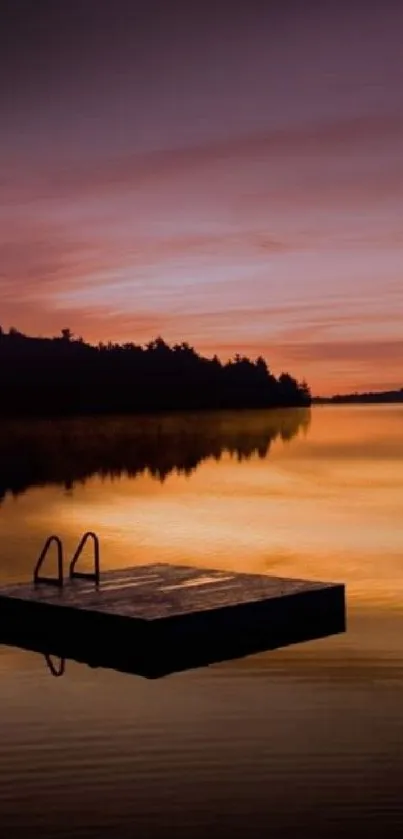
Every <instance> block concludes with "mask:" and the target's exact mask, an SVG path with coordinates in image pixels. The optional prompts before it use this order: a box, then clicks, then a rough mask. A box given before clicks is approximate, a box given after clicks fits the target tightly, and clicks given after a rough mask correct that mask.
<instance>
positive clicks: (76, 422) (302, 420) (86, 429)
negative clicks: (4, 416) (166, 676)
mask: <svg viewBox="0 0 403 839" xmlns="http://www.w3.org/2000/svg"><path fill="white" fill-rule="evenodd" d="M309 423H310V410H309V409H307V408H299V409H295V410H275V411H267V412H266V411H258V412H245V413H244V414H242V417H240V415H239V414H237V413H235V412H234V413H229V412H225V411H223V412H221V413H216V414H210V413H204V414H203V415H202V416H201V415H200V414H196V415H195V414H185V415H171V416H163V417H137V418H135V419H134V418H130V417H97V418H96V419H94V418H92V419H91V418H89V417H87V418H84V417H83V418H80V419H77V418H71V419H59V420H51V419H49V420H43V419H42V420H41V419H32V420H30V421H29V422H24V421H22V420H17V421H15V420H13V421H7V420H5V421H3V423H2V425H1V427H0V429H1V433H0V503H1V500H2V499H3V498H4V497H5V495H6V494H7V493H12V494H13V495H14V496H18V495H19V494H21V493H23V492H25V491H26V490H27V489H29V488H30V487H33V486H45V485H48V484H55V485H61V486H64V487H65V488H66V489H67V490H69V489H72V488H73V487H74V486H75V485H76V484H77V483H84V482H85V481H86V480H88V479H89V478H91V477H92V476H94V475H98V476H100V477H104V478H115V477H121V476H130V477H136V476H137V475H140V474H144V473H148V474H150V475H151V476H153V477H154V478H155V479H156V480H159V481H164V480H165V479H166V478H167V476H168V475H170V474H171V473H173V472H175V473H179V474H184V475H191V474H192V472H194V471H195V470H196V469H197V467H198V466H199V465H200V464H201V463H202V462H203V461H204V460H206V459H207V458H211V457H212V458H215V459H216V460H219V459H220V458H221V457H222V455H223V454H224V453H225V452H226V453H228V454H229V455H231V456H232V457H236V458H237V459H238V460H240V461H241V460H245V459H247V458H250V457H252V456H253V455H255V456H258V457H261V458H265V457H266V456H267V454H268V452H269V450H270V446H271V444H272V442H273V441H274V440H276V439H278V438H279V439H282V440H283V441H288V440H291V439H292V438H293V437H295V435H296V434H298V432H300V431H306V430H307V428H308V426H309Z"/></svg>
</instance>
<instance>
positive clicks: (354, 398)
mask: <svg viewBox="0 0 403 839" xmlns="http://www.w3.org/2000/svg"><path fill="white" fill-rule="evenodd" d="M313 401H314V402H316V404H318V405H327V404H332V405H339V404H340V405H341V404H343V405H344V404H345V405H349V404H353V405H360V404H362V405H378V404H379V405H381V404H391V403H394V402H403V387H402V388H400V390H382V391H369V392H368V393H337V394H336V395H335V396H328V397H326V396H318V397H317V398H316V399H314V400H313Z"/></svg>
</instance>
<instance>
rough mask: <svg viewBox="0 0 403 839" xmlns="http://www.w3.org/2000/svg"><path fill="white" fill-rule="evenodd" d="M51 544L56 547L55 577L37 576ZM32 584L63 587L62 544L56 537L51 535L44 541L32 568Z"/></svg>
mask: <svg viewBox="0 0 403 839" xmlns="http://www.w3.org/2000/svg"><path fill="white" fill-rule="evenodd" d="M53 542H55V544H56V547H57V577H46V576H41V575H40V574H39V571H40V568H41V566H42V565H43V562H44V560H45V557H46V555H47V553H48V551H49V548H50V546H51V545H52V543H53ZM34 583H35V584H36V583H47V584H48V585H54V586H60V587H61V586H63V544H62V541H61V539H59V537H58V536H55V535H52V536H49V538H48V539H47V540H46V542H45V544H44V546H43V548H42V551H41V554H40V556H39V558H38V561H37V563H36V565H35V568H34Z"/></svg>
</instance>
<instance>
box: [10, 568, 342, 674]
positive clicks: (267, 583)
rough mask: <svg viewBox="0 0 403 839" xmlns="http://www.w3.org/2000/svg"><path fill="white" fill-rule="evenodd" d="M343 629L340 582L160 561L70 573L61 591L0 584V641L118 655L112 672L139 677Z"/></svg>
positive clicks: (109, 658)
mask: <svg viewBox="0 0 403 839" xmlns="http://www.w3.org/2000/svg"><path fill="white" fill-rule="evenodd" d="M344 628H345V593H344V586H343V585H340V584H332V583H319V582H309V581H305V580H294V579H282V578H279V577H270V576H266V575H255V574H239V573H234V572H231V571H217V570H209V569H207V570H206V569H202V568H191V567H185V566H174V565H167V564H162V563H156V564H153V565H145V566H136V567H133V568H125V569H121V570H118V571H106V572H104V573H103V574H102V576H101V579H100V582H99V583H98V584H96V583H95V582H93V581H90V580H85V579H67V580H65V582H64V585H63V587H61V588H58V587H57V586H52V585H46V584H43V583H37V584H34V583H18V584H14V585H8V586H2V587H0V642H1V641H2V640H3V642H5V643H16V644H17V645H20V646H24V647H27V648H32V649H40V650H45V648H46V645H47V649H48V651H49V652H52V653H54V654H61V653H60V651H61V650H64V653H63V654H65V653H66V651H70V652H69V653H67V657H72V658H77V659H78V660H87V661H88V662H89V663H90V660H92V661H96V662H99V663H100V666H102V662H103V661H104V662H107V663H106V664H105V666H114V665H113V663H111V662H113V660H115V661H116V662H118V661H120V662H122V661H124V666H119V665H117V669H124V670H129V671H130V672H144V674H147V672H146V671H147V669H149V670H150V671H154V670H155V668H156V670H157V671H159V670H161V671H162V672H171V671H172V670H175V669H184V668H185V667H187V666H197V665H198V663H200V662H201V663H210V662H212V661H215V660H222V659H223V658H226V657H228V658H231V657H237V655H246V654H248V652H254V651H257V650H260V649H271V648H274V647H276V646H282V645H284V644H288V643H295V642H298V641H302V640H306V639H307V638H313V637H323V636H324V635H329V634H333V633H334V632H340V631H343V630H344ZM13 639H14V641H13ZM49 645H50V646H49ZM52 645H53V647H52ZM130 662H131V664H130ZM187 662H190V664H187ZM192 662H193V663H192Z"/></svg>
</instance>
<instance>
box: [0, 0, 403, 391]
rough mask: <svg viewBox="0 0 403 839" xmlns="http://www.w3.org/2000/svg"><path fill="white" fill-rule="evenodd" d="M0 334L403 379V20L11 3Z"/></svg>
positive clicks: (369, 379)
mask: <svg viewBox="0 0 403 839" xmlns="http://www.w3.org/2000/svg"><path fill="white" fill-rule="evenodd" d="M0 32H1V35H0V39H1V43H0V62H1V67H0V79H1V83H0V84H1V90H0V107H1V121H0V183H1V192H0V196H1V198H0V250H1V260H0V323H1V324H2V325H3V327H6V328H7V327H10V326H11V325H14V326H17V327H18V328H20V329H22V330H25V331H28V332H35V333H38V334H54V333H56V332H58V330H60V329H61V328H62V327H64V326H70V328H71V329H73V331H75V332H76V333H78V334H82V335H83V337H85V338H88V339H90V340H105V339H109V338H111V339H115V340H128V339H130V340H135V341H139V342H143V341H146V340H148V339H150V338H151V337H154V336H155V335H157V334H162V335H163V336H164V337H165V338H166V339H169V340H189V341H190V342H191V343H193V344H194V345H195V346H196V347H197V349H200V350H202V351H205V352H206V353H209V354H212V353H213V352H218V353H219V354H220V355H221V356H222V357H223V358H227V357H228V356H229V355H231V354H233V353H234V352H235V351H238V350H239V351H240V352H247V353H248V354H252V355H258V354H260V353H263V354H264V355H265V356H266V357H267V359H268V362H269V364H270V366H271V367H272V368H273V371H274V372H275V373H279V372H280V371H281V370H282V369H289V370H291V371H292V372H293V373H295V374H296V375H298V376H299V377H301V378H302V377H303V376H305V377H306V378H307V379H308V381H309V383H310V384H311V386H312V389H313V390H314V392H316V393H320V392H321V393H325V392H331V391H334V390H348V389H352V388H354V389H355V388H357V389H361V388H367V387H370V388H384V387H385V388H386V387H397V386H399V387H400V386H402V385H403V377H402V361H403V340H402V328H401V322H402V314H403V280H402V266H403V259H402V257H403V253H402V242H403V51H402V47H401V45H402V43H403V6H401V5H400V4H399V3H398V2H396V0H384V2H372V3H371V2H370V0H368V1H367V2H358V0H351V2H349V3H345V4H344V3H340V2H338V3H337V2H326V0H322V2H309V0H307V1H306V2H304V3H302V2H297V0H295V2H292V1H291V0H289V2H288V0H282V2H278V3H275V2H273V3H269V2H260V3H257V2H253V0H252V2H248V3H246V2H245V3H238V4H237V3H236V2H233V3H219V2H217V3H212V2H204V3H198V2H194V3H190V2H183V3H178V2H175V1H174V0H172V2H161V3H157V2H153V0H144V2H135V0H132V1H131V2H129V0H128V2H119V0H114V2H112V0H111V1H110V2H102V0H97V2H92V0H81V2H75V0H68V2H66V3H59V2H42V0H35V2H34V0H32V2H28V0H25V1H24V0H3V2H2V4H1V11H0Z"/></svg>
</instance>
